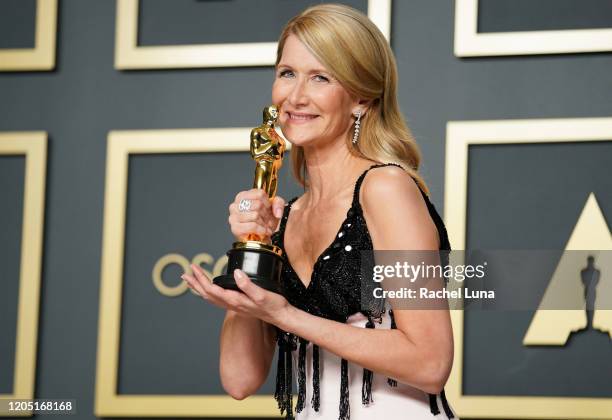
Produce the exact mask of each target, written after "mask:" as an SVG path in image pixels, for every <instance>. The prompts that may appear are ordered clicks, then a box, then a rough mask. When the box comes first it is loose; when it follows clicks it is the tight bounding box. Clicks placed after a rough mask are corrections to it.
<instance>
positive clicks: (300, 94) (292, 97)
mask: <svg viewBox="0 0 612 420" xmlns="http://www.w3.org/2000/svg"><path fill="white" fill-rule="evenodd" d="M306 81H307V80H306V79H305V78H301V77H300V78H297V79H296V81H295V83H294V84H293V87H292V89H291V92H290V94H289V96H288V97H287V100H288V101H289V103H290V104H291V105H292V106H298V105H304V104H306V103H307V102H308V87H307V86H306Z"/></svg>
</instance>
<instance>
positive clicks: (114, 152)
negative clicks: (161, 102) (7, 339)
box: [94, 128, 290, 417]
mask: <svg viewBox="0 0 612 420" xmlns="http://www.w3.org/2000/svg"><path fill="white" fill-rule="evenodd" d="M250 132H251V128H215V129H177V130H128V131H112V132H110V133H109V135H108V147H107V163H106V187H105V195H104V227H103V241H102V269H101V285H100V313H99V325H98V354H97V366H96V391H95V409H94V411H95V415H96V416H98V417H116V416H144V417H148V416H154V417H175V416H193V417H277V416H278V415H279V412H278V408H277V405H276V402H275V400H274V398H273V396H272V395H254V396H251V397H249V398H248V399H246V400H244V401H236V400H234V399H233V398H232V397H230V396H226V395H195V396H194V395H188V396H181V395H118V394H117V376H118V363H119V344H120V343H119V339H120V329H121V300H122V295H121V293H122V284H123V261H124V256H125V255H124V240H125V211H126V203H127V194H128V191H127V180H128V161H129V156H130V155H132V154H141V153H146V154H154V153H216V152H249V151H250V142H249V138H250ZM287 145H288V146H289V144H287ZM289 149H290V148H289V147H288V148H287V150H289Z"/></svg>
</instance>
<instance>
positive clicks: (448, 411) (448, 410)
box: [440, 389, 455, 419]
mask: <svg viewBox="0 0 612 420" xmlns="http://www.w3.org/2000/svg"><path fill="white" fill-rule="evenodd" d="M440 399H441V400H442V408H443V409H444V413H445V414H446V417H448V418H449V419H452V418H455V415H454V414H453V410H451V408H450V406H449V405H448V401H447V400H446V393H445V392H444V389H442V392H441V393H440Z"/></svg>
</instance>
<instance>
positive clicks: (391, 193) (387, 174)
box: [360, 166, 425, 207]
mask: <svg viewBox="0 0 612 420" xmlns="http://www.w3.org/2000/svg"><path fill="white" fill-rule="evenodd" d="M360 195H361V197H360V198H361V199H362V201H361V203H362V204H363V205H364V207H371V206H373V205H375V204H378V205H380V204H381V203H384V202H386V201H387V200H393V199H394V197H395V198H404V199H410V201H411V202H412V203H413V204H414V205H417V206H418V205H419V204H423V205H425V201H424V200H423V197H422V196H421V190H420V189H419V187H418V186H417V184H416V182H415V181H414V179H413V178H412V176H410V174H409V173H408V172H406V171H405V170H403V169H402V168H399V167H397V166H384V167H381V168H374V169H372V170H370V171H369V172H368V174H367V175H366V177H365V178H364V180H363V183H362V185H361V191H360ZM398 195H399V197H398Z"/></svg>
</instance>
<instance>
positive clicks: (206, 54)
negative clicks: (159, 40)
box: [115, 0, 391, 70]
mask: <svg viewBox="0 0 612 420" xmlns="http://www.w3.org/2000/svg"><path fill="white" fill-rule="evenodd" d="M138 4H139V0H117V16H116V22H117V23H116V33H115V68H116V69H118V70H136V69H170V68H174V69H176V68H205V67H246V66H273V65H274V62H275V61H276V46H277V43H276V42H243V43H227V44H199V45H171V46H146V47H144V46H138ZM368 16H369V17H370V19H371V20H372V21H373V22H374V23H375V24H376V25H377V26H378V27H379V28H380V30H381V32H382V33H383V34H384V35H385V37H386V38H387V39H390V33H391V0H368Z"/></svg>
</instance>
